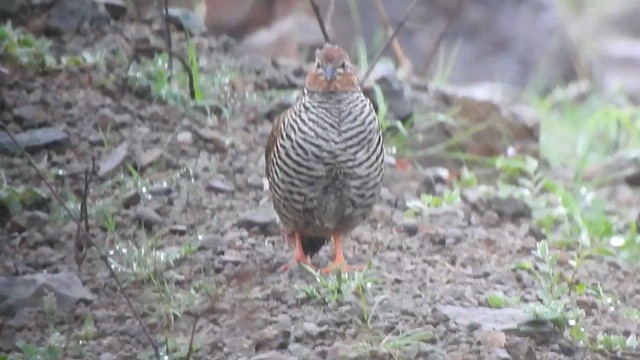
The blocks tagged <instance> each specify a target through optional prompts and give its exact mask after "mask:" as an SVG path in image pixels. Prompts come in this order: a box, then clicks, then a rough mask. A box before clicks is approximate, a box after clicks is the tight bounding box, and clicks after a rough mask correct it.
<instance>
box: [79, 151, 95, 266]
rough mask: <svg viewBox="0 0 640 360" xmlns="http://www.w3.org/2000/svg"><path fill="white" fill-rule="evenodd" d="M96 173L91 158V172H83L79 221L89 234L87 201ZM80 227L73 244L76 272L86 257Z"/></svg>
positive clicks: (84, 243)
mask: <svg viewBox="0 0 640 360" xmlns="http://www.w3.org/2000/svg"><path fill="white" fill-rule="evenodd" d="M95 173H96V159H95V158H94V157H93V156H92V157H91V171H89V169H86V170H85V171H84V187H83V189H82V197H81V199H80V221H79V222H83V221H84V230H85V232H87V233H88V232H89V211H88V209H87V201H88V199H89V185H90V184H91V181H92V180H93V175H94V174H95ZM80 228H81V226H80V224H78V229H77V231H76V240H75V243H74V249H73V250H74V257H75V260H76V265H77V266H78V271H80V270H81V267H82V263H83V262H84V260H85V259H86V257H87V248H88V246H87V245H88V244H87V239H86V237H85V236H84V234H83V233H81V232H80V231H81V229H80Z"/></svg>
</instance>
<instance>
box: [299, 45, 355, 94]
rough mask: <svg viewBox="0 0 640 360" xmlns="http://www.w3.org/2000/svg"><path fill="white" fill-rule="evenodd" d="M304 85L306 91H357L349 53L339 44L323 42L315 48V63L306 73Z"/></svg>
mask: <svg viewBox="0 0 640 360" xmlns="http://www.w3.org/2000/svg"><path fill="white" fill-rule="evenodd" d="M305 87H306V88H307V90H308V91H331V92H339V91H359V90H360V85H359V84H358V77H357V76H356V74H355V70H354V68H353V65H352V64H351V60H350V59H349V55H348V54H347V52H346V51H344V49H342V48H341V47H340V46H337V45H333V44H325V45H324V46H323V47H322V48H321V49H318V50H316V63H315V66H314V68H313V69H311V71H309V74H307V80H306V83H305Z"/></svg>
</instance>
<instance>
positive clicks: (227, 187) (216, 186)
mask: <svg viewBox="0 0 640 360" xmlns="http://www.w3.org/2000/svg"><path fill="white" fill-rule="evenodd" d="M205 189H206V190H208V191H213V192H215V193H218V194H224V193H232V192H234V191H236V187H235V186H233V184H231V183H229V182H227V181H225V180H222V179H212V180H209V181H208V182H207V184H206V185H205Z"/></svg>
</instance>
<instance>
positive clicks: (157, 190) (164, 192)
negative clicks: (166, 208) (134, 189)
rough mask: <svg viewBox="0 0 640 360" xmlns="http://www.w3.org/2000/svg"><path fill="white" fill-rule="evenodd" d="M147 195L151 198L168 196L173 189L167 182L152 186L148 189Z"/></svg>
mask: <svg viewBox="0 0 640 360" xmlns="http://www.w3.org/2000/svg"><path fill="white" fill-rule="evenodd" d="M148 191H149V194H151V195H153V196H168V195H170V194H171V193H172V192H173V189H172V188H171V186H170V185H169V184H168V183H167V182H162V183H159V184H154V185H153V186H151V187H150V188H149V190H148Z"/></svg>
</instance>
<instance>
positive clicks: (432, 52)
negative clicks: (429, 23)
mask: <svg viewBox="0 0 640 360" xmlns="http://www.w3.org/2000/svg"><path fill="white" fill-rule="evenodd" d="M463 2H464V0H458V2H456V5H455V7H454V8H453V12H451V14H450V15H449V17H448V18H447V22H446V24H445V25H444V28H442V31H440V33H439V34H438V37H437V38H436V42H435V43H434V44H433V47H432V48H431V50H430V51H429V55H427V62H426V64H425V70H426V71H429V67H430V66H431V63H432V62H433V59H434V58H435V57H436V54H437V53H438V49H440V44H441V43H442V40H444V35H445V34H446V33H447V32H448V31H449V28H450V27H451V25H452V24H453V20H455V19H456V18H457V17H458V14H460V10H462V3H463Z"/></svg>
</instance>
